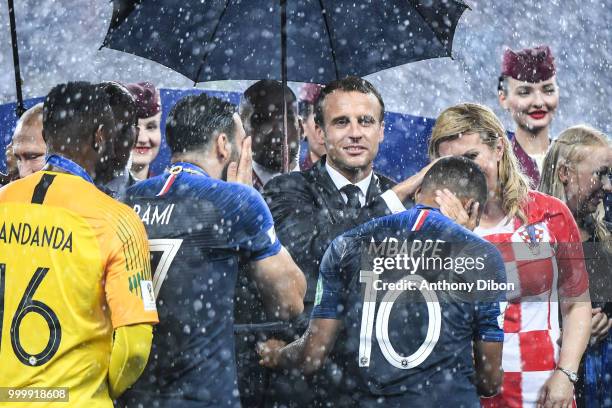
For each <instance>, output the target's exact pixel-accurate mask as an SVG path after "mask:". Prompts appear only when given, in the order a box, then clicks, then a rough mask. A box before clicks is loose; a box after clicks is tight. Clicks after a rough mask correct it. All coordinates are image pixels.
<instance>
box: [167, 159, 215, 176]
mask: <svg viewBox="0 0 612 408" xmlns="http://www.w3.org/2000/svg"><path fill="white" fill-rule="evenodd" d="M168 171H169V172H170V173H180V172H181V171H185V172H187V173H191V174H198V175H200V176H205V177H210V176H209V175H208V174H207V173H206V172H205V171H204V169H202V168H201V167H199V166H196V165H195V164H193V163H187V162H176V163H172V166H170V169H169V170H168Z"/></svg>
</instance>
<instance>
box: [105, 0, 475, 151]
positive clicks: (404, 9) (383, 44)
mask: <svg viewBox="0 0 612 408" xmlns="http://www.w3.org/2000/svg"><path fill="white" fill-rule="evenodd" d="M113 6H114V9H113V17H112V20H111V23H110V27H109V30H108V32H107V34H106V38H105V39H104V43H103V45H102V46H103V47H107V48H112V49H116V50H120V51H124V52H128V53H131V54H135V55H138V56H141V57H144V58H147V59H150V60H153V61H156V62H158V63H160V64H163V65H165V66H167V67H169V68H171V69H173V70H175V71H177V72H179V73H181V74H183V75H184V76H186V77H188V78H190V79H191V80H193V81H194V82H196V83H197V82H204V81H214V80H224V79H234V80H237V79H264V78H268V79H280V80H281V81H282V82H283V85H285V84H286V82H287V80H291V81H297V82H314V83H327V82H329V81H331V80H334V79H338V78H342V77H345V76H347V75H357V76H365V75H368V74H372V73H374V72H378V71H381V70H384V69H387V68H391V67H394V66H398V65H402V64H406V63H409V62H413V61H419V60H423V59H428V58H434V57H445V56H450V55H451V50H452V40H453V35H454V32H455V27H456V25H457V22H458V21H459V18H460V17H461V14H462V13H463V12H464V11H465V9H466V8H467V7H468V6H467V5H466V4H465V3H464V2H463V1H459V0H421V1H418V0H401V1H400V0H394V1H392V0H378V1H377V0H363V1H357V2H356V1H354V0H292V1H290V2H287V1H286V0H256V1H255V0H191V1H188V0H114V1H113ZM284 108H286V107H284ZM284 116H285V118H286V114H285V115H284ZM285 120H286V119H285ZM285 134H286V131H285ZM285 142H286V141H285ZM285 144H286V143H285ZM285 147H286V146H285ZM285 150H286V149H285ZM285 162H287V158H285Z"/></svg>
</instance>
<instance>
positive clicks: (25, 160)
mask: <svg viewBox="0 0 612 408" xmlns="http://www.w3.org/2000/svg"><path fill="white" fill-rule="evenodd" d="M42 118H43V104H42V103H39V104H36V105H34V106H33V107H31V108H30V109H28V110H27V111H26V112H25V113H24V114H23V116H21V118H20V119H19V122H18V123H17V127H16V128H15V133H13V140H12V146H13V155H14V156H15V159H16V160H17V169H18V171H19V177H20V178H23V177H26V176H29V175H30V174H32V173H35V172H37V171H38V170H40V169H42V168H43V166H44V165H45V155H46V153H47V145H46V144H45V141H44V139H43V135H42V129H43V123H42V122H43V120H42Z"/></svg>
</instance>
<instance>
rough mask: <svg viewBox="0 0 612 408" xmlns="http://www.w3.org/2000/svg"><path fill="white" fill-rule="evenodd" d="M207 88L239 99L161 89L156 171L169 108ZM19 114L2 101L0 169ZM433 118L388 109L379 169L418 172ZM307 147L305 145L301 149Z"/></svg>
mask: <svg viewBox="0 0 612 408" xmlns="http://www.w3.org/2000/svg"><path fill="white" fill-rule="evenodd" d="M201 92H206V93H207V94H209V95H213V96H217V97H219V98H222V99H225V100H227V101H229V102H231V103H233V104H238V102H239V101H240V93H238V92H218V91H202V90H200V89H190V90H177V89H161V91H160V95H161V102H162V112H163V113H162V118H161V129H162V146H161V149H160V152H159V156H158V157H157V159H155V162H153V165H152V172H153V173H154V174H157V173H160V172H161V171H163V169H164V168H165V167H166V165H167V164H168V163H169V162H170V151H169V150H168V146H167V145H166V141H165V137H164V135H163V134H164V129H165V123H166V116H167V114H168V112H169V111H170V108H171V107H172V106H173V105H174V104H175V103H176V102H177V101H178V100H179V99H180V98H182V97H183V96H185V95H191V94H198V93H201ZM42 100H43V98H42V97H41V98H32V99H28V100H27V101H26V103H25V106H26V107H27V108H29V107H31V106H33V105H35V104H36V103H38V102H41V101H42ZM16 123H17V117H16V115H15V104H14V103H9V104H4V105H0V170H1V171H3V172H4V171H5V170H6V165H5V157H4V151H5V148H6V145H7V144H8V143H9V142H10V139H11V137H12V135H13V131H14V130H15V125H16ZM433 124H434V120H433V119H430V118H423V117H419V116H412V115H406V114H400V113H395V112H387V113H386V114H385V140H384V141H383V143H382V144H381V146H380V151H379V153H378V157H377V158H376V161H375V162H374V167H375V168H376V170H377V171H379V172H381V173H383V174H385V175H387V176H388V177H391V178H393V179H394V180H396V181H399V180H403V179H405V178H406V177H408V176H410V175H412V174H414V173H416V172H417V171H418V170H420V169H421V168H422V167H423V166H425V165H426V164H427V162H428V160H427V140H428V138H429V135H430V134H431V128H432V127H433ZM305 151H306V149H305V146H303V149H302V152H303V153H304V152H305Z"/></svg>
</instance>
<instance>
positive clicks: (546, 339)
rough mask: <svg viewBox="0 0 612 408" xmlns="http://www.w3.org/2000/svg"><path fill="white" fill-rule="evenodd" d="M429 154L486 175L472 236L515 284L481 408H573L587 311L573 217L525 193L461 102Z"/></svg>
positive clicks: (508, 159)
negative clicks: (493, 391) (468, 162)
mask: <svg viewBox="0 0 612 408" xmlns="http://www.w3.org/2000/svg"><path fill="white" fill-rule="evenodd" d="M429 155H430V158H431V159H435V158H437V157H440V156H446V155H459V156H465V157H468V158H470V159H472V160H474V161H475V162H476V163H477V164H478V165H479V166H480V167H481V168H482V170H483V171H484V173H485V175H486V177H487V185H488V188H489V199H488V200H487V203H486V204H485V208H484V211H483V214H482V218H481V220H480V225H479V227H477V228H476V229H475V230H474V232H476V233H477V234H479V235H480V236H482V237H484V238H485V239H487V240H488V241H490V242H493V243H496V244H498V245H497V246H498V249H499V250H500V252H501V253H502V256H503V258H504V262H505V264H506V274H507V278H508V281H509V282H511V283H514V290H510V291H509V292H508V293H507V298H508V301H509V306H508V308H507V310H506V313H505V318H504V323H503V325H504V351H503V358H502V366H503V369H504V382H503V386H502V391H501V393H500V394H499V395H497V396H495V397H493V398H488V399H483V400H482V403H483V406H485V407H532V406H536V405H537V404H538V403H540V404H542V405H543V404H548V405H546V406H554V407H570V406H573V405H574V392H573V391H574V388H573V383H574V382H575V381H576V379H577V378H576V374H575V373H576V372H577V370H578V366H579V363H580V359H581V357H582V354H583V352H584V350H585V348H586V345H587V342H588V339H589V335H590V321H591V305H590V302H589V292H588V277H587V272H586V269H585V266H584V256H583V252H582V246H581V241H580V233H579V231H578V228H577V226H576V223H575V221H574V219H573V217H572V214H571V213H570V211H569V210H568V208H567V206H566V205H565V204H563V203H562V202H561V201H559V200H558V199H556V198H553V197H551V196H548V195H545V194H542V193H538V192H536V191H531V190H529V188H528V184H527V181H526V179H525V176H524V175H523V173H521V171H520V170H519V166H518V164H517V160H516V157H515V156H514V154H513V153H512V151H511V148H510V143H509V140H508V138H507V137H506V136H505V130H504V128H503V126H502V124H501V122H500V121H499V119H498V118H497V117H496V116H495V114H494V113H493V112H492V111H491V110H490V109H489V108H486V107H484V106H481V105H477V104H469V103H465V104H460V105H456V106H453V107H450V108H448V109H446V110H445V111H444V112H442V114H440V116H439V117H438V119H437V120H436V124H435V126H434V129H433V131H432V137H431V140H430V145H429ZM441 194H444V193H441ZM456 217H457V215H456V214H455V218H456ZM559 306H560V309H559ZM559 310H560V311H561V319H562V321H563V333H562V334H561V330H560V328H559V327H560V325H559V313H558V312H559Z"/></svg>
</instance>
